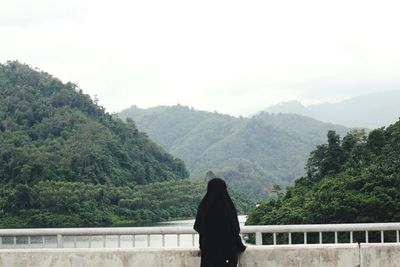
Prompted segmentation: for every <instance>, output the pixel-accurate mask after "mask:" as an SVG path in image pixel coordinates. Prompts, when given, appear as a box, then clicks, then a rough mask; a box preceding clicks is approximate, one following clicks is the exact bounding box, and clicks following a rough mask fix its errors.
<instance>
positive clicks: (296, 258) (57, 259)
mask: <svg viewBox="0 0 400 267" xmlns="http://www.w3.org/2000/svg"><path fill="white" fill-rule="evenodd" d="M360 261H361V262H360ZM360 263H361V267H367V266H368V267H400V245H399V244H363V245H361V248H359V247H358V245H357V244H337V245H293V246H283V245H282V246H264V247H249V248H248V249H247V250H246V252H245V253H243V254H242V255H241V257H240V265H239V266H240V267H264V266H265V267H314V266H315V267H347V266H349V267H357V266H360ZM27 266H30V267H92V266H93V267H153V266H154V267H192V266H193V267H199V266H200V254H199V251H198V250H196V249H185V248H176V249H174V248H160V249H156V248H149V249H147V248H131V249H126V248H123V249H122V248H121V249H94V248H92V249H32V250H26V249H7V250H0V267H27Z"/></svg>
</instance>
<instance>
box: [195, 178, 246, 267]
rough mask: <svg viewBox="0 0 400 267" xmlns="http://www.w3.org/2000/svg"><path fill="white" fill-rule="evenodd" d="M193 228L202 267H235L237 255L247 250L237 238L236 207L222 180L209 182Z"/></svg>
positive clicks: (216, 179) (237, 221) (238, 237)
mask: <svg viewBox="0 0 400 267" xmlns="http://www.w3.org/2000/svg"><path fill="white" fill-rule="evenodd" d="M194 229H195V230H196V231H197V232H198V233H199V235H200V242H199V243H200V250H201V267H220V266H225V267H227V266H235V267H236V266H237V261H238V260H237V258H238V253H240V252H243V251H244V250H245V249H246V247H245V246H244V245H243V243H242V240H241V239H240V236H239V233H240V227H239V220H238V217H237V212H236V208H235V206H234V205H233V202H232V200H231V198H230V197H229V194H228V192H227V190H226V184H225V182H224V181H223V180H222V179H220V178H214V179H212V180H210V181H209V183H208V187H207V194H206V195H205V196H204V198H203V200H202V201H201V203H200V205H199V208H198V210H197V216H196V221H195V224H194Z"/></svg>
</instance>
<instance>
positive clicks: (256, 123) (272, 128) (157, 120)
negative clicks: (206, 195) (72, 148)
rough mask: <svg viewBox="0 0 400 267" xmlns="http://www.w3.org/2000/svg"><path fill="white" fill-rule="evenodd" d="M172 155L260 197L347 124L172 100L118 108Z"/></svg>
mask: <svg viewBox="0 0 400 267" xmlns="http://www.w3.org/2000/svg"><path fill="white" fill-rule="evenodd" d="M119 115H120V117H121V118H123V119H126V118H132V119H133V120H135V122H136V123H137V126H138V128H139V129H140V130H143V131H145V132H146V133H148V134H149V136H150V137H151V138H152V139H153V140H156V142H158V143H159V144H160V145H161V146H163V147H164V148H165V149H167V150H168V151H169V152H170V153H172V154H173V155H174V156H177V157H179V158H181V159H183V160H184V161H185V163H186V165H187V166H188V168H189V171H190V173H191V177H193V178H202V177H204V176H205V173H206V172H207V171H209V170H212V171H213V172H215V173H216V174H217V175H220V176H223V177H225V179H227V181H228V183H229V184H230V185H232V186H233V187H234V188H235V189H236V190H239V191H241V192H243V193H245V194H247V195H249V196H251V197H252V198H253V199H259V198H263V197H266V196H267V195H268V191H270V190H271V189H272V188H273V185H274V184H280V185H282V186H286V185H288V184H290V183H291V182H292V181H293V179H295V178H296V177H298V176H301V175H303V174H304V165H305V163H306V160H307V157H308V155H309V153H310V151H311V150H312V149H313V148H314V147H315V145H317V144H321V143H323V142H324V140H325V135H326V132H327V131H328V130H336V131H338V132H340V133H342V134H344V133H346V132H347V130H348V129H347V128H345V127H342V126H338V125H333V124H327V123H322V122H319V121H317V120H314V119H311V118H307V117H303V116H299V115H292V114H279V115H271V114H268V113H260V114H258V115H257V116H254V117H252V118H235V117H232V116H228V115H222V114H218V113H211V112H205V111H197V110H194V109H192V108H189V107H185V106H181V105H177V106H172V107H165V106H159V107H155V108H150V109H140V108H137V107H135V106H133V107H131V108H129V109H126V110H123V111H122V112H121V113H120V114H119Z"/></svg>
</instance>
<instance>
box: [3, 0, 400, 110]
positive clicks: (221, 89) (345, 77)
mask: <svg viewBox="0 0 400 267" xmlns="http://www.w3.org/2000/svg"><path fill="white" fill-rule="evenodd" d="M0 2H1V8H0V62H2V63H4V62H5V61H7V60H19V61H21V62H24V63H27V64H29V65H31V66H32V67H38V68H40V69H42V70H44V71H46V72H49V73H51V74H53V75H54V76H56V77H58V78H60V79H61V80H63V81H65V82H66V81H72V82H74V83H77V84H79V85H80V87H81V88H82V89H83V91H84V92H85V93H87V94H89V95H91V96H93V95H95V94H97V95H98V97H99V100H100V104H101V105H103V106H104V107H105V108H106V109H107V110H108V111H110V112H116V111H120V110H121V109H124V108H127V107H129V106H131V105H137V106H139V107H150V106H155V105H173V104H177V103H180V104H183V105H189V106H192V107H195V108H197V109H202V110H210V111H214V110H216V111H218V112H222V113H228V114H232V115H248V114H251V113H254V112H256V111H258V110H261V109H264V108H265V107H267V106H269V105H271V104H275V103H278V102H281V101H285V100H292V99H297V100H300V101H302V102H304V103H306V104H311V103H318V102H323V101H331V102H332V101H339V100H342V99H345V98H348V97H351V96H355V95H360V94H364V93H371V92H376V91H385V90H393V89H400V34H399V28H400V16H399V13H400V2H399V1H385V0H379V1H366V0H362V1H352V0H345V1H340V0H335V1H324V0H316V1H309V0H300V1H299V0H295V1H285V0H274V1H269V0H263V1H251V0H246V1H234V0H229V1H218V0H213V1H205V0H202V1H190V0H183V1H175V0H168V1H165V0H161V1H153V0H141V1H119V0H114V1H98V0H97V1H94V0H93V1H92V0H80V1H74V0H57V1H54V0H46V1H45V0H35V1H31V0H12V1H11V0H10V1H6V0H0Z"/></svg>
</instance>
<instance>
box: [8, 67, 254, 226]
mask: <svg viewBox="0 0 400 267" xmlns="http://www.w3.org/2000/svg"><path fill="white" fill-rule="evenodd" d="M187 177H188V171H187V170H186V168H185V165H184V163H183V161H181V160H180V159H177V158H175V157H173V156H171V155H170V154H169V153H167V152H165V151H164V149H162V148H161V147H160V146H158V145H157V144H156V143H154V142H152V141H151V140H150V139H149V138H148V137H147V135H146V134H144V133H142V132H140V131H138V129H137V128H136V126H135V124H134V122H133V121H132V120H128V121H127V122H123V121H122V120H120V119H119V118H117V117H115V116H112V115H110V114H108V113H106V112H105V111H104V109H103V108H102V107H100V106H98V105H97V104H96V103H94V102H93V101H92V100H91V98H90V97H89V96H87V95H85V94H83V93H82V91H81V90H80V89H79V87H78V86H77V85H75V84H73V83H66V84H64V83H62V82H61V81H60V80H58V79H56V78H54V77H52V76H51V75H49V74H47V73H44V72H41V71H37V70H34V69H32V68H30V67H29V66H27V65H24V64H20V63H18V62H8V63H6V64H3V65H0V186H1V187H0V227H33V226H91V225H112V224H121V223H124V224H138V223H143V222H150V221H156V220H163V219H169V218H176V217H186V216H193V215H194V211H195V209H196V208H197V203H198V201H199V200H200V198H201V196H202V195H203V194H204V183H203V184H201V183H197V184H196V183H191V182H189V181H188V180H184V179H185V178H187ZM153 185H154V186H153ZM188 194H189V195H188ZM237 199H240V197H238V198H237ZM242 204H244V205H242ZM248 204H249V203H248V202H246V201H244V200H243V201H242V200H240V201H239V202H238V205H239V206H240V207H239V209H240V208H242V207H244V206H246V205H248Z"/></svg>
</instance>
